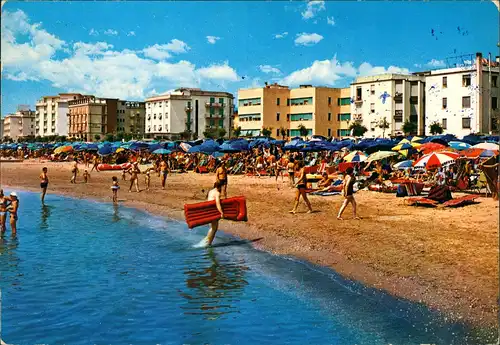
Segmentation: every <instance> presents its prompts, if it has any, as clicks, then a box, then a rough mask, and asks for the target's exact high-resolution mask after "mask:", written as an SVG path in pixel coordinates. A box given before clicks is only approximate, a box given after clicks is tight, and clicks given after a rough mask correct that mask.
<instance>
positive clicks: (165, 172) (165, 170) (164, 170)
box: [160, 159, 169, 189]
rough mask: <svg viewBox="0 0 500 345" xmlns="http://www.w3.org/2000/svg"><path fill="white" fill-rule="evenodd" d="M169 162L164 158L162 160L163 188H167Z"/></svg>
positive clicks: (161, 176) (161, 175)
mask: <svg viewBox="0 0 500 345" xmlns="http://www.w3.org/2000/svg"><path fill="white" fill-rule="evenodd" d="M168 170H169V169H168V164H167V162H166V161H165V159H162V160H161V162H160V178H161V189H165V182H166V181H167V176H168Z"/></svg>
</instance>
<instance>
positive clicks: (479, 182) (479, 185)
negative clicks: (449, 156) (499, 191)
mask: <svg viewBox="0 0 500 345" xmlns="http://www.w3.org/2000/svg"><path fill="white" fill-rule="evenodd" d="M483 188H484V190H485V196H486V197H487V196H488V194H491V191H490V189H489V187H488V180H487V179H486V175H484V172H482V171H481V173H480V174H479V176H478V177H477V178H476V179H475V180H474V183H473V184H472V185H471V190H472V191H473V192H476V193H477V194H479V195H481V191H482V190H483Z"/></svg>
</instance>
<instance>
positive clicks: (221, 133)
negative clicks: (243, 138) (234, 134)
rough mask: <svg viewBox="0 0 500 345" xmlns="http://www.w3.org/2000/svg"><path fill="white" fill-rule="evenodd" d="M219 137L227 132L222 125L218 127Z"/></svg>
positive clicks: (222, 136)
mask: <svg viewBox="0 0 500 345" xmlns="http://www.w3.org/2000/svg"><path fill="white" fill-rule="evenodd" d="M218 132H219V138H224V136H225V135H226V134H227V131H226V129H225V128H224V127H221V128H219V130H218Z"/></svg>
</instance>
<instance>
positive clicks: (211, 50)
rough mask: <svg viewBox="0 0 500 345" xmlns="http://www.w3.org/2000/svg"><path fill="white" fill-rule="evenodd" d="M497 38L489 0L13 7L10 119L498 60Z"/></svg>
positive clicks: (7, 50)
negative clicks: (45, 110) (65, 95)
mask: <svg viewBox="0 0 500 345" xmlns="http://www.w3.org/2000/svg"><path fill="white" fill-rule="evenodd" d="M479 14H480V15H479ZM459 28H460V30H459ZM432 30H434V35H433V34H432ZM498 40H499V38H498V10H497V8H496V7H495V5H494V4H493V3H492V2H480V1H471V2H465V1H464V2H462V1H460V2H459V1H457V2H452V1H447V2H444V1H443V2H376V1H375V2H337V1H336V2H333V1H332V2H323V1H310V2H306V1H298V2H281V1H279V2H278V1H276V2H257V1H252V2H240V1H238V2H228V1H220V2H189V1H186V2H160V1H159V2H146V1H144V2H85V1H81V2H29V3H23V2H7V3H6V4H5V5H4V7H3V9H2V35H1V43H2V46H1V48H2V50H1V53H2V63H3V73H2V109H1V112H2V115H5V114H7V113H10V112H13V111H15V109H16V107H17V105H18V104H29V105H32V106H34V104H35V102H36V100H37V99H38V98H39V97H40V96H43V95H51V94H57V93H59V92H68V91H77V92H84V93H88V94H95V95H96V96H102V97H117V98H121V99H130V100H141V99H144V98H145V97H148V96H151V95H154V94H161V93H165V92H168V91H169V90H172V89H174V88H177V87H180V86H189V87H201V88H206V89H210V90H222V91H228V92H232V93H234V94H235V96H236V93H237V90H238V89H239V88H246V87H252V86H261V85H263V84H264V82H265V81H269V82H280V83H284V84H286V85H290V86H296V85H298V84H302V83H310V84H314V85H326V86H333V87H345V86H348V85H349V83H350V82H351V81H352V80H353V78H355V77H356V76H360V75H373V74H380V73H384V72H386V71H390V72H395V73H398V72H399V73H407V72H409V71H410V72H413V71H418V70H426V69H430V68H437V67H441V66H443V67H444V59H445V58H446V57H450V56H453V55H458V54H475V52H483V54H485V55H487V54H488V52H491V53H492V54H493V56H495V55H498V48H497V42H498Z"/></svg>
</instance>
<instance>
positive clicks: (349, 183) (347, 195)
mask: <svg viewBox="0 0 500 345" xmlns="http://www.w3.org/2000/svg"><path fill="white" fill-rule="evenodd" d="M345 172H346V176H345V177H344V188H343V189H342V196H343V197H344V202H343V203H342V206H341V207H340V210H339V214H338V215H337V219H338V220H343V219H342V213H344V210H345V208H346V207H347V205H348V204H349V203H351V204H352V214H353V216H354V219H360V218H359V217H358V216H357V215H356V200H354V183H355V182H356V180H355V178H354V169H353V168H351V167H349V168H347V169H346V171H345Z"/></svg>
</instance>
